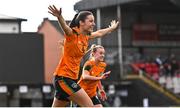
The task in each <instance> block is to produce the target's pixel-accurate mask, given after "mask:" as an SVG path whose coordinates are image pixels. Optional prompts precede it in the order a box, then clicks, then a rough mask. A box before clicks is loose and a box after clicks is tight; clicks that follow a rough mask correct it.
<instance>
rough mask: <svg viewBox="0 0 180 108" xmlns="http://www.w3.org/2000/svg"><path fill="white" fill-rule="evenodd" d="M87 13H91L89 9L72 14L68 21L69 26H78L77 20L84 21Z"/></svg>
mask: <svg viewBox="0 0 180 108" xmlns="http://www.w3.org/2000/svg"><path fill="white" fill-rule="evenodd" d="M88 15H93V14H92V12H90V11H81V12H79V13H77V14H75V15H74V18H73V20H72V21H71V23H70V28H73V27H79V21H83V22H84V21H85V19H86V17H87V16H88Z"/></svg>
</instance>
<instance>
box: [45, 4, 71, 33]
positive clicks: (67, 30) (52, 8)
mask: <svg viewBox="0 0 180 108" xmlns="http://www.w3.org/2000/svg"><path fill="white" fill-rule="evenodd" d="M48 9H49V11H48V12H49V13H50V14H52V15H53V16H55V17H57V19H58V22H59V24H60V26H61V27H62V29H63V31H64V32H65V34H66V35H67V36H69V35H71V34H72V29H71V28H70V27H69V26H68V25H67V24H66V22H65V20H64V18H63V16H62V9H61V8H60V9H59V10H58V9H57V8H56V7H55V6H54V5H52V6H49V7H48Z"/></svg>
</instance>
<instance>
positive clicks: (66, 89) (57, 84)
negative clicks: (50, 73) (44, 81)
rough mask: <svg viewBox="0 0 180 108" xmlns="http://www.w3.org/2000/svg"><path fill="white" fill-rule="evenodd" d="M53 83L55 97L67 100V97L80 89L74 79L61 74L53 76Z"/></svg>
mask: <svg viewBox="0 0 180 108" xmlns="http://www.w3.org/2000/svg"><path fill="white" fill-rule="evenodd" d="M53 85H54V88H55V97H56V98H57V99H58V100H63V101H69V99H68V97H69V96H71V95H72V94H73V93H75V92H77V91H79V90H80V89H81V87H80V86H79V85H78V84H77V81H76V80H73V79H70V78H66V77H62V76H55V77H54V82H53Z"/></svg>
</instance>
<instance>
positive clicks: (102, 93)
mask: <svg viewBox="0 0 180 108" xmlns="http://www.w3.org/2000/svg"><path fill="white" fill-rule="evenodd" d="M100 98H101V100H102V101H105V100H107V96H106V92H105V91H104V90H101V91H100Z"/></svg>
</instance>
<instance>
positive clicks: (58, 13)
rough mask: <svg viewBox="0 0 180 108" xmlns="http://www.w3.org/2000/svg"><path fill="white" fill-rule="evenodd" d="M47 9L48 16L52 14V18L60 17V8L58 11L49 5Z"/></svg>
mask: <svg viewBox="0 0 180 108" xmlns="http://www.w3.org/2000/svg"><path fill="white" fill-rule="evenodd" d="M48 9H49V11H48V12H49V13H50V14H52V15H53V16H56V17H58V16H59V15H61V8H60V9H59V10H58V9H57V8H56V7H55V6H54V5H52V6H51V5H50V6H49V7H48Z"/></svg>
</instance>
